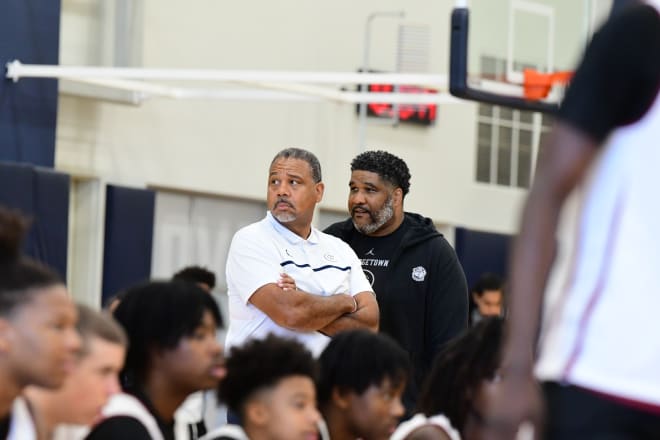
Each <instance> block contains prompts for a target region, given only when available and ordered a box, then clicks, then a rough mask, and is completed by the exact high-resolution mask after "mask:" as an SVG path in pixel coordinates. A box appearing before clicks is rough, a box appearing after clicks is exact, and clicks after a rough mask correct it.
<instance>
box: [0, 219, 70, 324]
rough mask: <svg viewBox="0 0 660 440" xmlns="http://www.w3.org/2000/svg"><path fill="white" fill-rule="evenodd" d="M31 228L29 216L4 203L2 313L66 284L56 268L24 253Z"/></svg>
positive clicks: (0, 250)
mask: <svg viewBox="0 0 660 440" xmlns="http://www.w3.org/2000/svg"><path fill="white" fill-rule="evenodd" d="M27 228H28V221H27V219H26V218H25V217H23V216H22V215H21V214H20V213H18V212H16V211H10V210H9V209H6V208H4V207H2V206H0V316H9V315H11V314H12V312H13V311H14V310H15V309H16V308H17V307H20V306H21V305H23V304H26V303H28V302H30V301H31V300H32V298H33V297H34V296H35V295H37V294H39V293H40V292H41V289H43V288H47V287H52V286H57V285H64V282H63V281H62V279H61V278H60V276H59V275H58V274H57V273H56V272H55V271H54V270H52V269H50V268H49V267H46V266H45V265H43V264H41V263H39V262H37V261H35V260H33V259H31V258H28V257H25V256H23V255H22V254H21V246H22V244H23V239H24V237H25V233H26V231H27Z"/></svg>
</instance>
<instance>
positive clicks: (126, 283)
mask: <svg viewBox="0 0 660 440" xmlns="http://www.w3.org/2000/svg"><path fill="white" fill-rule="evenodd" d="M155 205H156V193H155V192H154V191H151V190H146V189H135V188H126V187H121V186H114V185H108V186H107V188H106V205H105V247H104V251H103V302H104V303H105V301H106V300H107V299H108V298H109V297H111V296H113V295H115V294H116V293H117V292H119V291H121V290H123V289H125V288H127V287H130V286H131V285H134V284H136V283H139V282H141V281H146V280H147V279H149V276H150V274H151V247H152V243H153V232H154V209H155Z"/></svg>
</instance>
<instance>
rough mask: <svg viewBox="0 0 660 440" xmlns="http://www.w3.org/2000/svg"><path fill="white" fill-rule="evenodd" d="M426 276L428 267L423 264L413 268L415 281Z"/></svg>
mask: <svg viewBox="0 0 660 440" xmlns="http://www.w3.org/2000/svg"><path fill="white" fill-rule="evenodd" d="M424 278H426V269H424V267H422V266H417V267H414V268H413V270H412V279H413V280H415V281H424Z"/></svg>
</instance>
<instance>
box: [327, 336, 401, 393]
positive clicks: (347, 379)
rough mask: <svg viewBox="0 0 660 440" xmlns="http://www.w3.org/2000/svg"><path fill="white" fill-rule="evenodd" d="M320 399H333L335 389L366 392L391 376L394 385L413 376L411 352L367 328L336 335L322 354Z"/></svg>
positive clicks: (387, 337)
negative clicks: (409, 353)
mask: <svg viewBox="0 0 660 440" xmlns="http://www.w3.org/2000/svg"><path fill="white" fill-rule="evenodd" d="M319 364H320V367H321V371H320V376H319V383H318V400H319V403H320V405H321V406H323V405H326V404H327V403H329V402H330V401H331V399H332V390H333V389H334V388H339V389H341V390H346V391H353V392H355V393H356V394H358V395H359V394H362V393H364V392H365V391H366V390H367V388H369V387H370V386H372V385H376V386H379V385H381V384H382V383H383V381H384V380H385V379H390V380H391V381H392V384H393V385H394V386H397V385H399V384H401V383H403V382H405V381H406V380H407V379H408V377H409V375H410V369H411V367H410V360H409V359H408V354H407V353H406V352H405V351H404V350H403V349H402V348H401V347H400V346H399V345H398V344H397V343H396V342H395V341H394V340H393V339H392V338H390V337H389V336H387V335H385V334H382V333H373V332H370V331H368V330H349V331H344V332H340V333H338V334H337V335H335V337H334V338H332V340H331V341H330V343H329V344H328V346H327V347H326V348H325V350H323V353H321V357H320V359H319Z"/></svg>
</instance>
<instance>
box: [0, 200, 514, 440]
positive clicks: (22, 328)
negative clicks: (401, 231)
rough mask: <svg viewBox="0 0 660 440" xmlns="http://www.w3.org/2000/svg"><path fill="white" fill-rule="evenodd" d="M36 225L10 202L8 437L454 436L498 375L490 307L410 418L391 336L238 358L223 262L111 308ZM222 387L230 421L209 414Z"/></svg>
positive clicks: (447, 358) (5, 323)
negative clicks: (26, 241) (76, 287)
mask: <svg viewBox="0 0 660 440" xmlns="http://www.w3.org/2000/svg"><path fill="white" fill-rule="evenodd" d="M25 231H26V223H25V222H24V221H23V219H22V217H20V216H19V215H17V214H15V213H13V212H10V211H7V210H4V209H2V208H0V383H1V384H2V386H1V387H0V390H1V391H0V439H4V438H9V439H25V440H29V439H39V440H41V439H60V440H61V439H83V438H87V439H92V440H94V439H114V438H127V439H138V440H139V439H157V440H173V439H198V438H199V439H203V440H223V439H252V440H259V439H274V440H288V439H301V440H303V439H304V440H312V439H323V440H327V439H332V440H349V439H350V440H354V439H364V440H379V439H388V438H392V439H444V440H447V439H448V440H455V439H459V438H461V437H462V436H463V437H466V436H469V432H470V429H472V427H473V426H474V424H478V423H479V417H480V406H479V405H480V395H481V393H482V392H487V388H488V384H490V383H492V382H493V381H495V380H496V379H497V370H498V361H499V351H500V350H499V347H500V340H501V335H502V319H501V318H499V317H494V318H484V319H482V320H481V321H480V322H479V323H477V324H476V325H475V326H474V327H473V328H471V329H469V330H468V331H466V332H465V333H464V334H463V335H462V336H460V337H458V338H456V339H454V340H453V341H451V342H450V343H449V344H447V345H446V346H445V348H444V349H443V350H442V351H441V352H440V353H439V354H438V356H437V358H436V360H435V364H434V367H433V369H432V371H431V373H430V374H429V376H428V377H427V381H426V385H425V387H424V389H423V390H422V392H421V395H420V398H419V401H418V407H417V413H416V414H415V415H414V416H413V417H410V418H408V419H407V420H405V421H404V420H403V419H404V418H405V415H406V409H405V408H404V406H403V403H402V396H403V393H404V389H405V387H406V384H407V383H408V381H409V380H411V379H410V377H411V376H410V374H411V362H410V356H409V354H408V353H407V352H406V351H405V350H404V349H402V348H401V347H400V346H399V345H398V344H397V343H396V342H395V341H394V340H393V339H391V338H389V337H388V336H386V335H384V334H380V333H375V332H373V331H371V330H369V329H355V330H345V331H341V332H339V333H337V334H336V335H335V336H334V337H333V338H332V339H331V340H330V342H329V343H328V344H327V346H326V347H325V349H324V350H323V351H322V353H321V354H320V357H318V358H315V357H314V355H313V354H312V353H311V352H310V350H309V349H308V348H307V347H306V346H305V345H303V344H302V343H300V342H298V341H296V340H294V339H290V338H287V337H282V336H276V335H273V334H270V335H268V336H267V337H265V338H260V339H251V340H249V341H248V342H246V343H245V344H243V345H241V346H235V347H233V348H232V350H231V351H230V352H229V353H226V359H225V353H223V348H222V344H221V343H220V342H219V340H218V333H217V332H218V331H219V330H221V329H222V327H223V325H224V324H223V320H222V316H221V314H220V310H219V308H218V305H217V304H216V302H215V300H214V298H213V296H212V295H210V294H209V292H210V290H211V289H212V288H213V285H214V284H215V278H214V276H213V274H212V273H210V272H208V271H206V270H205V269H202V268H192V269H190V270H184V271H181V272H179V273H178V274H176V276H174V277H173V279H172V280H170V281H151V282H147V283H144V284H141V285H138V286H134V287H130V288H128V289H126V290H125V291H123V292H122V293H121V294H119V295H117V297H116V298H115V300H114V301H113V302H112V307H111V310H112V312H111V313H112V314H110V312H98V311H95V310H93V309H91V308H89V307H86V306H83V305H76V304H74V303H73V302H72V300H71V298H70V296H69V294H68V292H67V290H66V287H65V286H64V283H63V281H62V280H61V279H60V278H59V277H58V276H57V274H56V273H55V272H53V271H52V270H51V269H49V268H47V267H45V266H43V265H41V264H39V263H37V262H35V261H33V260H31V259H29V258H27V257H26V256H24V255H22V253H21V251H20V249H21V246H22V239H23V236H24V234H25ZM293 288H295V286H294V287H293ZM484 390H485V391H484ZM210 393H213V394H215V396H214V399H208V395H209V394H210ZM191 396H192V397H191ZM210 400H213V402H216V401H217V402H219V404H220V405H224V406H226V408H227V410H228V413H229V417H228V420H230V422H231V423H222V424H216V423H208V422H205V419H204V413H205V412H207V411H208V410H209V408H208V407H207V406H208V402H209V401H210ZM184 402H185V403H184ZM213 405H214V406H215V403H214V404H213ZM192 413H194V414H195V417H191V416H190V414H192Z"/></svg>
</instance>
